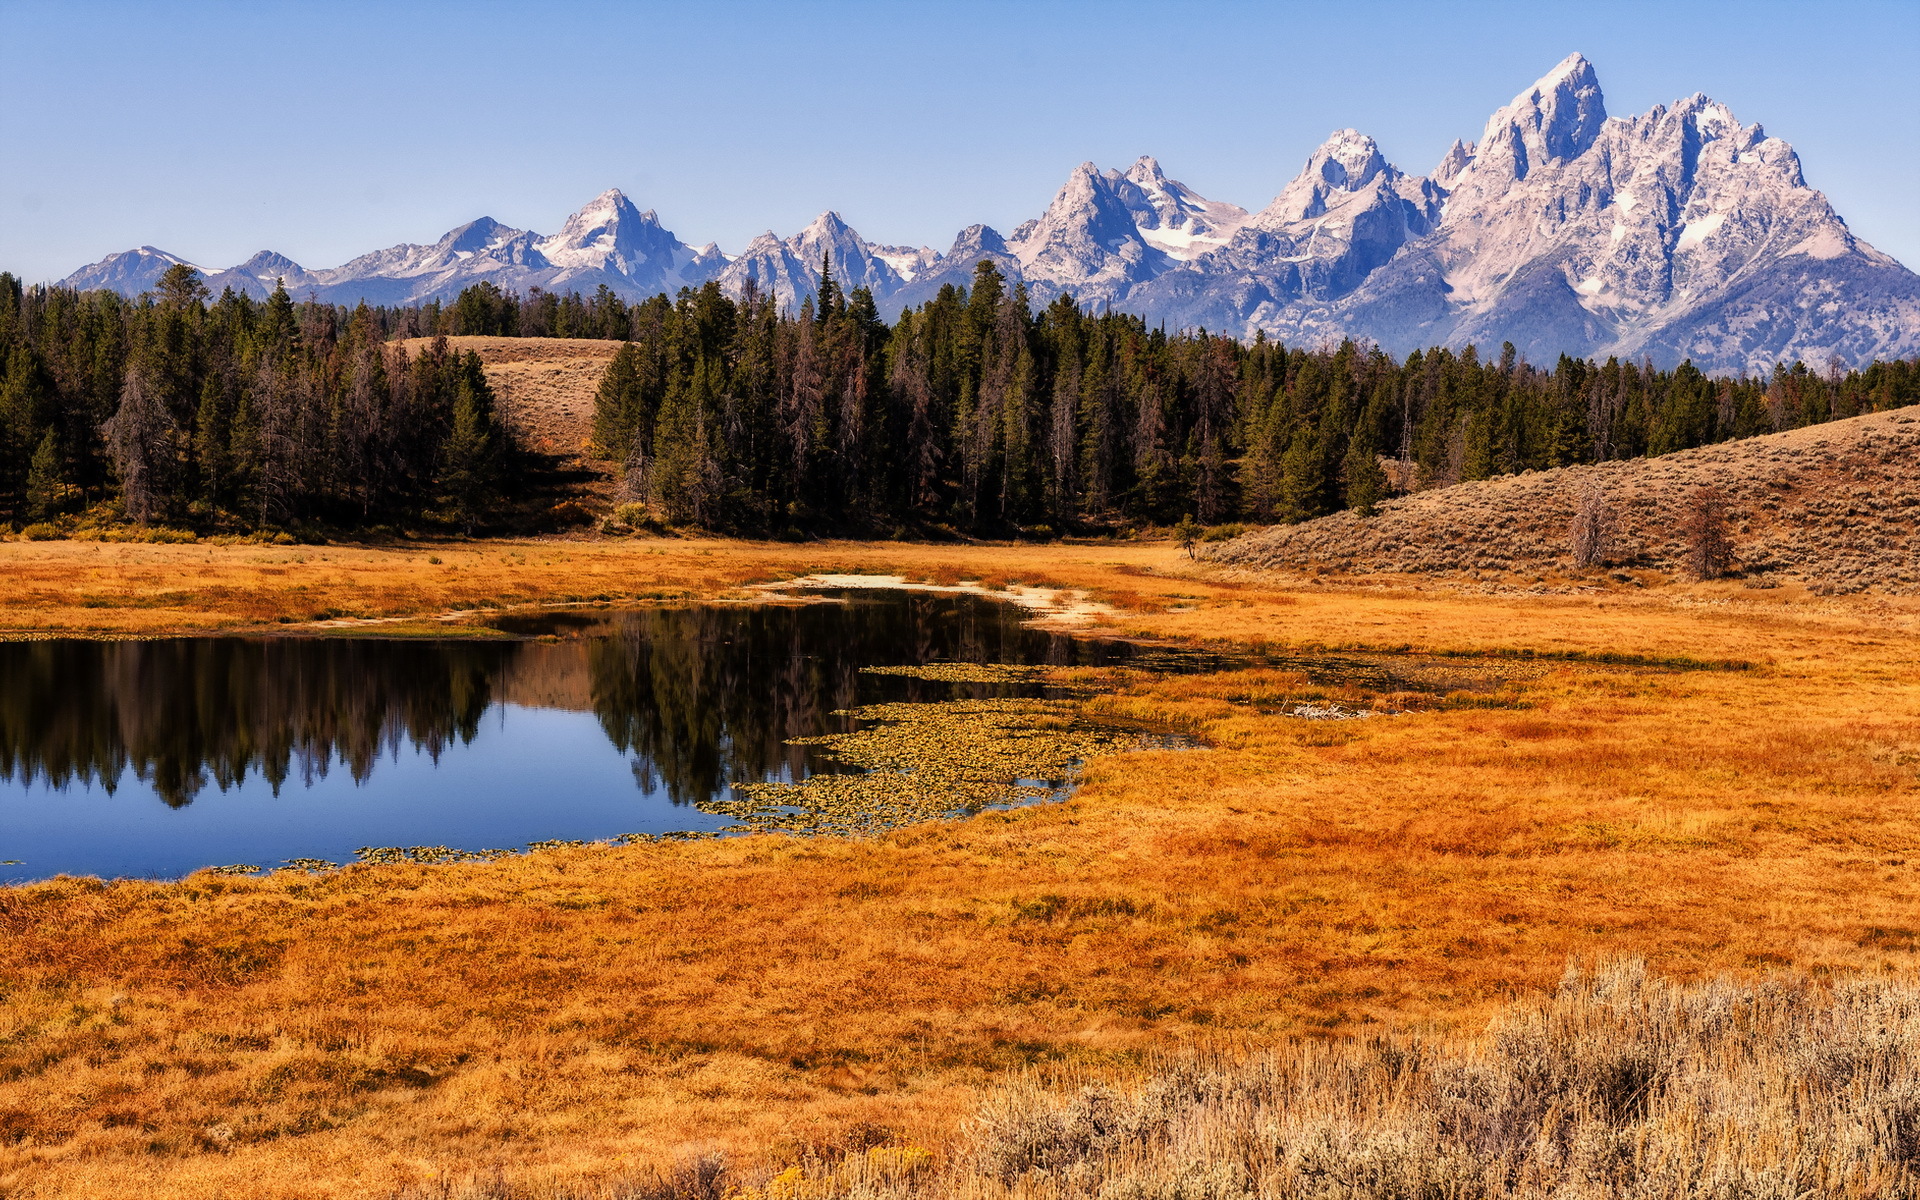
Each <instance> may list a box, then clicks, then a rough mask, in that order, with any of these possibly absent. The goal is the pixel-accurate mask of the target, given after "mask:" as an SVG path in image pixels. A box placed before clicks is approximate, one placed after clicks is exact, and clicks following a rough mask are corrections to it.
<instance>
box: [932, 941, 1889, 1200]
mask: <svg viewBox="0 0 1920 1200" xmlns="http://www.w3.org/2000/svg"><path fill="white" fill-rule="evenodd" d="M1917 1049H1920V987H1916V986H1915V985H1914V984H1912V983H1910V982H1905V981H1900V982H1886V981H1871V982H1857V983H1848V984H1841V985H1837V986H1834V987H1832V988H1830V989H1829V988H1823V987H1821V986H1819V985H1817V984H1815V983H1814V982H1812V981H1810V980H1808V979H1805V978H1795V979H1780V980H1773V981H1767V982H1761V983H1755V984H1738V983H1732V982H1728V981H1719V982H1712V983H1704V984H1697V985H1690V986H1688V985H1676V984H1672V983H1669V982H1666V981H1663V980H1661V979H1658V978H1655V977H1651V976H1649V975H1648V974H1647V973H1646V970H1645V968H1644V967H1643V966H1642V965H1641V964H1639V963H1637V962H1626V963H1618V964H1614V965H1610V966H1607V967H1603V968H1601V969H1600V970H1598V971H1594V972H1591V973H1588V972H1584V971H1582V970H1580V969H1578V968H1570V969H1569V971H1568V973H1567V975H1566V977H1565V979H1564V980H1563V981H1562V983H1561V985H1560V987H1559V990H1558V991H1557V993H1556V994H1555V995H1554V996H1553V997H1551V998H1550V999H1549V1000H1547V1001H1546V1002H1544V1003H1542V1004H1540V1005H1538V1006H1535V1007H1527V1008H1522V1009H1518V1010H1516V1011H1513V1012H1511V1013H1510V1014H1508V1015H1507V1016H1506V1017H1504V1018H1503V1019H1502V1020H1500V1021H1499V1022H1498V1023H1497V1024H1496V1025H1495V1026H1494V1028H1493V1029H1492V1030H1491V1031H1490V1033H1489V1035H1488V1037H1487V1038H1486V1039H1485V1041H1484V1042H1483V1043H1481V1044H1480V1045H1478V1046H1476V1047H1474V1048H1472V1049H1471V1050H1468V1051H1465V1052H1461V1051H1452V1050H1446V1049H1442V1048H1438V1047H1434V1046H1427V1045H1422V1044H1421V1043H1418V1042H1406V1041H1391V1040H1382V1041H1374V1042H1370V1043H1367V1044H1365V1045H1353V1044H1349V1045H1306V1046H1302V1047H1299V1048H1295V1049H1289V1050H1286V1051H1280V1052H1276V1053H1274V1054H1271V1055H1268V1056H1265V1057H1262V1058H1258V1059H1255V1060H1252V1061H1250V1062H1239V1063H1235V1062H1225V1061H1209V1060H1207V1059H1205V1058H1200V1057H1193V1058H1188V1059H1185V1060H1181V1061H1177V1062H1173V1063H1169V1064H1168V1065H1167V1066H1166V1067H1165V1068H1163V1069H1162V1070H1161V1071H1160V1072H1158V1073H1157V1074H1156V1075H1155V1076H1154V1077H1153V1078H1152V1079H1151V1080H1150V1081H1149V1082H1148V1083H1147V1084H1146V1085H1145V1086H1143V1087H1140V1088H1138V1089H1136V1090H1133V1091H1131V1092H1127V1093H1124V1094H1123V1093H1119V1092H1116V1091H1114V1090H1112V1089H1110V1088H1104V1087H1089V1088H1085V1089H1082V1090H1081V1091H1080V1092H1079V1093H1078V1094H1077V1095H1074V1096H1072V1097H1070V1098H1067V1099H1066V1100H1064V1101H1063V1100H1061V1099H1060V1098H1058V1097H1057V1096H1055V1095H1052V1094H1050V1093H1048V1092H1047V1091H1046V1090H1045V1089H1043V1088H1040V1087H1038V1086H1031V1085H1030V1086H1028V1087H1026V1088H1024V1089H1019V1090H1014V1091H1010V1092H1007V1093H1005V1094H1003V1095H1002V1096H1000V1097H999V1098H998V1099H996V1100H995V1101H994V1102H993V1104H992V1106H991V1107H990V1108H989V1109H988V1110H987V1111H986V1112H985V1113H983V1114H982V1116H981V1118H980V1119H979V1120H978V1122H977V1123H976V1124H975V1125H974V1127H973V1130H972V1141H971V1145H970V1147H969V1150H968V1153H967V1155H966V1156H965V1157H964V1159H963V1163H962V1165H961V1166H960V1167H958V1168H957V1175H956V1177H955V1178H953V1179H952V1180H950V1181H949V1182H950V1184H951V1186H950V1187H949V1188H948V1189H947V1191H946V1194H979V1195H982V1196H988V1195H1006V1196H1014V1195H1019V1196H1025V1197H1043V1196H1044V1197H1079V1196H1086V1197H1099V1198H1100V1200H1120V1198H1121V1197H1126V1198H1129V1200H1135V1198H1137V1200H1175V1198H1179V1200H1199V1198H1202V1197H1205V1198H1207V1200H1229V1198H1235V1200H1237V1198H1242V1197H1244V1198H1247V1200H1252V1198H1254V1197H1261V1198H1273V1200H1323V1198H1325V1200H1332V1198H1334V1197H1339V1198H1342V1200H1374V1198H1378V1200H1390V1198H1391V1200H1398V1198H1401V1197H1429V1196H1431V1197H1451V1196H1460V1197H1468V1196H1475V1197H1479V1196H1487V1197H1493V1196H1500V1197H1515V1198H1521V1197H1527V1198H1532V1197H1540V1198H1543V1200H1544V1198H1545V1197H1549V1196H1551V1197H1555V1198H1557V1200H1580V1198H1586V1197H1592V1198H1594V1200H1599V1198H1601V1197H1619V1196H1676V1197H1677V1196H1715V1197H1728V1198H1733V1197H1742V1198H1745V1197H1752V1198H1754V1200H1760V1198H1763V1197H1765V1198H1771V1197H1781V1198H1785V1197H1803V1196H1841V1195H1845V1196H1874V1197H1907V1196H1914V1195H1920V1170H1916V1168H1917V1167H1920V1058H1917V1057H1916V1050H1917Z"/></svg>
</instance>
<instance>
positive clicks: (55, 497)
mask: <svg viewBox="0 0 1920 1200" xmlns="http://www.w3.org/2000/svg"><path fill="white" fill-rule="evenodd" d="M66 490H67V489H66V480H65V478H64V477H63V471H62V465H61V456H60V439H59V436H58V435H57V434H56V433H55V432H54V430H53V428H52V427H51V426H49V427H48V428H47V431H46V432H45V433H44V434H41V435H40V444H39V445H38V446H37V447H35V448H34V451H33V462H32V464H31V465H30V466H29V467H28V469H27V517H28V519H29V520H34V521H45V520H47V519H48V518H50V517H52V516H53V515H55V514H56V513H58V512H59V511H60V506H61V504H62V502H63V501H64V500H65V499H66Z"/></svg>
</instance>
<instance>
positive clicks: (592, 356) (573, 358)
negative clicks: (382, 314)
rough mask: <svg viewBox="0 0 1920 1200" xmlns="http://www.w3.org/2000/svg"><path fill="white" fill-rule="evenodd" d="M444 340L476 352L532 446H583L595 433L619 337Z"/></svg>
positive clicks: (571, 450) (411, 348) (547, 450)
mask: <svg viewBox="0 0 1920 1200" xmlns="http://www.w3.org/2000/svg"><path fill="white" fill-rule="evenodd" d="M432 340H433V339H431V338H408V339H406V340H405V341H402V342H400V343H399V345H400V346H402V347H404V348H405V350H406V352H407V353H408V355H416V354H419V353H420V351H421V350H422V349H424V348H425V347H426V346H427V345H428V344H429V343H430V342H431V341H432ZM447 343H448V344H449V345H450V346H452V347H453V348H454V349H455V350H456V351H459V352H462V353H464V352H466V351H468V350H471V351H473V352H474V353H476V354H478V355H479V356H480V361H481V362H482V363H484V364H485V365H486V371H487V382H488V383H489V384H491V385H492V387H493V391H494V394H495V395H496V396H497V397H498V398H499V401H500V406H501V407H502V408H503V409H505V410H506V411H507V412H508V413H509V415H510V417H511V419H512V421H513V424H514V427H515V428H516V429H518V430H519V431H520V432H521V434H522V435H523V436H525V437H526V439H527V444H528V446H529V448H530V449H533V450H536V451H538V452H540V453H543V454H558V455H577V454H580V453H582V452H583V451H584V450H585V449H586V447H587V443H588V441H589V440H591V438H592V437H593V396H594V393H595V392H596V391H598V390H599V387H600V377H601V376H602V375H604V374H605V373H606V370H607V363H608V362H609V361H610V360H611V359H612V358H613V356H614V353H615V352H616V351H618V350H619V349H620V346H621V343H619V342H611V341H606V340H604V339H600V338H520V337H452V338H448V339H447Z"/></svg>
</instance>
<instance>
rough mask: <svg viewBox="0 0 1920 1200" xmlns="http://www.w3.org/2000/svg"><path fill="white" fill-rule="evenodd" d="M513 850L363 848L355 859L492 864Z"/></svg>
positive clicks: (430, 847) (380, 861) (432, 847)
mask: <svg viewBox="0 0 1920 1200" xmlns="http://www.w3.org/2000/svg"><path fill="white" fill-rule="evenodd" d="M512 853H513V851H511V850H462V849H460V848H458V847H456V846H362V847H360V849H358V850H356V851H354V857H355V859H357V860H358V861H360V862H363V863H403V862H405V863H464V862H492V861H493V860H494V859H496V858H505V857H507V856H508V855H509V854H512Z"/></svg>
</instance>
